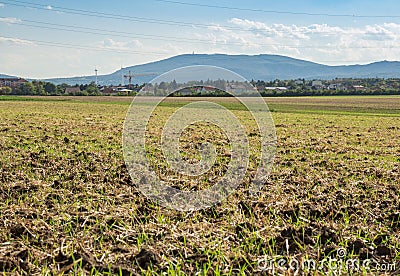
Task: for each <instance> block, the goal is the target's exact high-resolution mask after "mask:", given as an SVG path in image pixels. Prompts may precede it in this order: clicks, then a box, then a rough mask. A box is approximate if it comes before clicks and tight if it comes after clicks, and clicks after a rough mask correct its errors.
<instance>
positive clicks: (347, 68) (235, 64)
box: [46, 54, 400, 85]
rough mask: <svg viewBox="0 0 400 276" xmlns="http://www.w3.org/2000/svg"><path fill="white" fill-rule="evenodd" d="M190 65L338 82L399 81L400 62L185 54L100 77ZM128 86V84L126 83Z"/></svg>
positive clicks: (116, 79)
mask: <svg viewBox="0 0 400 276" xmlns="http://www.w3.org/2000/svg"><path fill="white" fill-rule="evenodd" d="M190 65H212V66H219V67H223V68H226V69H229V70H231V71H234V72H236V73H238V74H240V75H242V76H244V77H245V78H246V79H248V80H251V79H254V80H274V79H298V78H305V79H334V78H374V77H379V78H399V77H400V62H398V61H380V62H374V63H370V64H366V65H341V66H329V65H323V64H318V63H315V62H310V61H306V60H301V59H295V58H291V57H286V56H280V55H268V54H261V55H226V54H185V55H178V56H174V57H170V58H167V59H164V60H160V61H155V62H150V63H146V64H141V65H134V66H130V67H126V68H122V69H120V70H117V71H116V72H114V73H111V74H108V75H99V76H98V77H97V79H98V83H99V84H101V85H118V84H120V83H121V82H122V76H123V75H126V74H128V72H129V71H131V72H132V73H133V74H145V75H146V76H136V77H134V78H133V81H132V82H133V83H139V84H141V83H144V82H149V81H151V80H152V79H153V78H154V77H156V76H157V75H160V74H162V73H165V72H167V71H170V70H173V69H176V68H179V67H183V66H190ZM46 81H51V82H54V83H56V84H59V83H67V84H71V85H73V84H86V83H90V82H91V81H95V76H93V75H91V76H84V77H72V78H53V79H47V80H46ZM125 83H127V82H126V81H125Z"/></svg>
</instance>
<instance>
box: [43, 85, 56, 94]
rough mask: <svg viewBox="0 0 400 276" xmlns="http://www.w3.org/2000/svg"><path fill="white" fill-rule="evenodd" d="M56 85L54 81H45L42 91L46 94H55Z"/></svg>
mask: <svg viewBox="0 0 400 276" xmlns="http://www.w3.org/2000/svg"><path fill="white" fill-rule="evenodd" d="M56 90H57V86H56V85H55V84H54V83H51V82H46V83H45V85H44V91H45V92H46V93H48V94H55V92H56Z"/></svg>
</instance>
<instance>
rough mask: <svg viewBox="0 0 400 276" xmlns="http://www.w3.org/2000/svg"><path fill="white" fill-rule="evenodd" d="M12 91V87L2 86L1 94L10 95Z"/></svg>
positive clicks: (0, 88)
mask: <svg viewBox="0 0 400 276" xmlns="http://www.w3.org/2000/svg"><path fill="white" fill-rule="evenodd" d="M11 93H12V89H11V87H8V86H5V87H0V95H10V94H11Z"/></svg>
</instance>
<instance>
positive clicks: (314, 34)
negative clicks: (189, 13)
mask: <svg viewBox="0 0 400 276" xmlns="http://www.w3.org/2000/svg"><path fill="white" fill-rule="evenodd" d="M228 22H229V23H230V24H231V25H230V26H229V27H226V26H224V27H221V26H220V25H213V26H210V27H209V28H208V30H207V32H202V33H200V32H198V33H197V34H196V38H197V39H201V40H207V41H209V42H210V46H212V47H208V49H206V51H207V52H212V51H213V52H223V53H231V54H239V53H246V54H260V53H269V54H279V55H289V56H292V57H295V58H300V59H307V60H312V61H317V62H321V63H327V64H351V63H355V62H358V63H367V62H372V61H377V60H384V59H387V60H396V59H398V57H399V56H400V24H396V23H383V24H375V25H365V26H358V27H340V26H332V25H328V24H318V23H315V24H310V25H295V24H292V25H290V24H277V23H275V24H267V23H264V22H260V21H254V20H249V19H240V18H232V19H230V20H229V21H228Z"/></svg>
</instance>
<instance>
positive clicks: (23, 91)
mask: <svg viewBox="0 0 400 276" xmlns="http://www.w3.org/2000/svg"><path fill="white" fill-rule="evenodd" d="M16 92H17V94H19V95H34V94H35V86H34V85H33V84H32V83H30V82H24V83H23V84H21V86H20V87H19V88H18V89H17V91H16Z"/></svg>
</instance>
